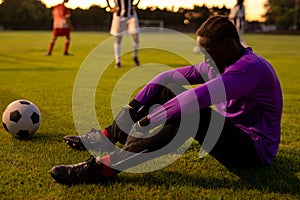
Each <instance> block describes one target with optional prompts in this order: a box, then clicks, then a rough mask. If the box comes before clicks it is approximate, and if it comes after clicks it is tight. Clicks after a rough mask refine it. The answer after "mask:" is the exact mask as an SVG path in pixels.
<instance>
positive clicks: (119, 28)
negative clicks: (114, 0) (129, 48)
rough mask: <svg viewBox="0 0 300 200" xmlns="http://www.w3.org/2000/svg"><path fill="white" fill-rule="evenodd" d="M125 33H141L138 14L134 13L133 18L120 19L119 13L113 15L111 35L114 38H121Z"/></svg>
mask: <svg viewBox="0 0 300 200" xmlns="http://www.w3.org/2000/svg"><path fill="white" fill-rule="evenodd" d="M126 31H128V32H126ZM125 33H130V34H134V33H139V20H138V17H137V14H136V12H134V14H133V16H131V17H120V16H117V13H114V14H113V19H112V23H111V27H110V34H112V35H113V36H121V35H123V34H125Z"/></svg>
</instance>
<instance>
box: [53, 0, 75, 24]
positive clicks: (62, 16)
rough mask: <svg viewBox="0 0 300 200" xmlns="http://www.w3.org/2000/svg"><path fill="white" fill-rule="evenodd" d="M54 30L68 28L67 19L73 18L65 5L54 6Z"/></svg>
mask: <svg viewBox="0 0 300 200" xmlns="http://www.w3.org/2000/svg"><path fill="white" fill-rule="evenodd" d="M52 16H53V28H68V27H69V25H68V23H67V20H66V18H68V17H70V16H71V13H70V10H69V9H68V8H67V7H66V6H65V5H64V4H63V3H61V4H58V5H56V6H54V8H53V10H52Z"/></svg>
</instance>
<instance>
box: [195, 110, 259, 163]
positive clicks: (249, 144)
mask: <svg viewBox="0 0 300 200" xmlns="http://www.w3.org/2000/svg"><path fill="white" fill-rule="evenodd" d="M211 112H212V113H213V114H214V116H217V118H219V119H220V118H224V117H223V116H221V115H220V114H219V113H218V112H216V111H214V110H211ZM210 119H211V117H209V118H208V119H207V120H205V121H202V122H203V123H204V124H203V123H202V124H200V125H199V127H200V128H199V131H198V133H197V136H196V137H195V139H196V140H198V141H199V143H200V145H202V147H203V148H204V149H205V150H208V153H209V154H210V155H211V156H213V157H214V158H215V159H216V160H218V161H219V162H220V163H222V164H223V165H225V166H226V167H252V166H261V161H260V159H259V157H258V154H257V152H256V149H255V146H254V142H253V140H252V139H251V137H250V136H249V135H248V134H247V133H245V132H243V131H242V130H240V129H239V128H237V127H236V126H235V125H234V124H233V123H232V122H231V121H230V120H229V119H227V118H225V121H224V126H223V128H222V130H214V129H213V128H214V126H210V124H212V125H213V124H214V123H215V122H213V121H212V122H211V120H210ZM217 120H218V119H217ZM210 128H212V130H213V131H212V132H210V133H213V134H216V133H217V132H218V131H221V133H220V135H219V138H215V144H214V146H213V148H212V149H211V148H207V147H206V146H205V144H204V141H205V137H206V136H207V131H208V129H210ZM216 137H218V136H216Z"/></svg>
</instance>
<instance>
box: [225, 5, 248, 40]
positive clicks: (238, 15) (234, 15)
mask: <svg viewBox="0 0 300 200" xmlns="http://www.w3.org/2000/svg"><path fill="white" fill-rule="evenodd" d="M229 19H230V20H231V21H232V23H233V24H234V25H235V27H236V29H237V31H238V33H239V35H240V39H241V41H242V36H243V33H244V31H245V24H246V19H245V6H244V0H237V3H236V5H235V6H234V7H233V8H232V9H231V10H230V14H229Z"/></svg>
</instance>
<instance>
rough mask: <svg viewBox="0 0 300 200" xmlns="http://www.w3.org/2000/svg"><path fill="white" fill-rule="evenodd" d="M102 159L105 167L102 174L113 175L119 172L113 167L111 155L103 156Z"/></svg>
mask: <svg viewBox="0 0 300 200" xmlns="http://www.w3.org/2000/svg"><path fill="white" fill-rule="evenodd" d="M100 161H101V162H102V163H103V167H102V170H101V173H102V176H104V177H112V176H115V175H116V174H118V171H117V170H115V169H113V168H112V167H111V161H110V155H107V156H104V157H102V158H101V159H100Z"/></svg>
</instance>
